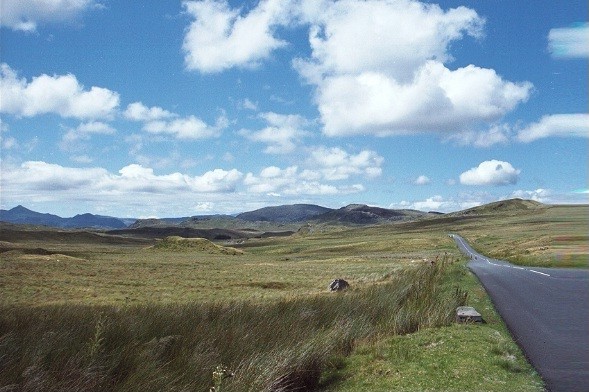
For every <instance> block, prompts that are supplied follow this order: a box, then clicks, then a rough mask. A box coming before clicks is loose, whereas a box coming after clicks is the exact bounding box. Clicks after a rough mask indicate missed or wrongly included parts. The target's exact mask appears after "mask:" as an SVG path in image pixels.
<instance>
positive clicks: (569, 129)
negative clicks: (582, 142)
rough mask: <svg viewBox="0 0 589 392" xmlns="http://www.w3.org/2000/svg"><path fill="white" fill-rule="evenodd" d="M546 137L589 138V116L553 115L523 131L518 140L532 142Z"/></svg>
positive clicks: (519, 133)
mask: <svg viewBox="0 0 589 392" xmlns="http://www.w3.org/2000/svg"><path fill="white" fill-rule="evenodd" d="M546 137H585V138H586V137H589V114H587V113H574V114H553V115H549V116H544V117H542V118H541V119H540V121H538V122H537V123H533V124H531V125H529V126H527V127H526V128H524V129H521V130H520V131H519V132H518V134H517V138H518V140H519V141H522V142H525V143H527V142H532V141H534V140H538V139H542V138H546Z"/></svg>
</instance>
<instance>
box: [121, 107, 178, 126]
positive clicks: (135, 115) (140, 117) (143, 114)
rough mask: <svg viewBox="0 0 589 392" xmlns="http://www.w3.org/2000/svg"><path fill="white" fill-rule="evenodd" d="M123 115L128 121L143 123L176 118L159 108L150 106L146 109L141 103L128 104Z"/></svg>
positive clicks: (174, 115)
mask: <svg viewBox="0 0 589 392" xmlns="http://www.w3.org/2000/svg"><path fill="white" fill-rule="evenodd" d="M123 115H124V116H125V117H126V118H127V119H129V120H133V121H145V122H147V121H155V120H161V119H165V118H170V117H176V116H177V115H176V114H174V113H171V112H169V111H167V110H164V109H162V108H160V107H159V106H152V107H150V108H148V107H147V106H145V105H144V104H143V103H142V102H133V103H131V104H129V105H128V106H127V109H126V110H125V112H124V113H123Z"/></svg>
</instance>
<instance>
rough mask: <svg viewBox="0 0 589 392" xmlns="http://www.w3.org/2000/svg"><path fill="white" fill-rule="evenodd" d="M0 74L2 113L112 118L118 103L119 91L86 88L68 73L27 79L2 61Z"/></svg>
mask: <svg viewBox="0 0 589 392" xmlns="http://www.w3.org/2000/svg"><path fill="white" fill-rule="evenodd" d="M0 77H1V79H0V96H2V106H1V108H0V110H1V112H2V113H8V114H14V115H16V116H24V117H33V116H37V115H41V114H47V113H55V114H58V115H60V116H62V117H75V118H79V119H99V118H102V119H104V118H111V117H112V116H113V115H114V113H115V110H116V108H117V107H118V106H119V94H118V93H116V92H114V91H111V90H108V89H106V88H102V87H95V86H93V87H91V88H90V90H85V89H84V86H82V85H81V84H79V83H78V80H77V79H76V77H75V76H74V75H71V74H68V75H60V76H58V75H54V76H49V75H46V74H42V75H40V76H37V77H34V78H33V79H32V80H31V81H30V82H27V80H26V79H19V78H18V76H17V73H16V72H15V71H14V70H13V69H11V68H10V66H8V64H6V63H2V64H1V65H0Z"/></svg>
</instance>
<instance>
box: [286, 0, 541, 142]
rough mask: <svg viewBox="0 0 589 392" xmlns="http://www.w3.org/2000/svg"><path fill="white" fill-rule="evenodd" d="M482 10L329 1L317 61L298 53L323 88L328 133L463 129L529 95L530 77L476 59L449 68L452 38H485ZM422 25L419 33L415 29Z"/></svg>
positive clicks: (314, 43) (319, 99)
mask: <svg viewBox="0 0 589 392" xmlns="http://www.w3.org/2000/svg"><path fill="white" fill-rule="evenodd" d="M483 25H484V20H483V19H482V18H481V17H480V16H478V15H477V14H476V12H475V11H473V10H471V9H468V8H465V7H458V8H455V9H450V10H447V11H444V10H442V9H441V8H440V7H439V6H437V5H432V4H427V5H426V4H424V3H420V2H417V1H410V0H398V1H371V0H368V1H357V0H343V1H338V2H329V3H328V5H327V6H326V9H325V10H324V11H323V13H322V14H321V16H320V17H318V20H317V21H316V22H314V24H312V26H311V34H310V44H311V48H312V58H311V59H296V60H295V62H294V65H295V67H296V69H297V70H298V71H299V73H300V74H301V75H302V76H304V77H305V78H306V79H307V80H308V81H309V82H310V83H311V84H313V85H315V86H316V97H315V99H316V103H317V105H318V109H319V112H320V114H321V121H322V122H323V124H324V132H325V134H327V135H329V136H343V135H355V134H367V133H369V134H374V135H379V136H384V135H390V134H403V133H412V132H424V131H462V130H464V129H465V128H470V127H472V126H473V125H475V124H478V123H481V122H489V121H494V120H497V119H499V118H500V117H502V116H503V115H505V114H506V113H507V112H509V111H511V110H512V109H513V108H515V106H516V105H517V104H519V103H520V102H523V101H525V100H526V99H527V98H528V96H529V93H530V90H531V88H532V85H531V83H528V82H524V83H513V82H509V81H505V80H503V79H502V78H501V77H500V76H499V75H497V73H496V72H495V71H494V70H492V69H485V68H480V67H477V66H474V65H469V66H466V67H462V68H458V69H456V70H450V69H448V68H447V67H446V66H445V65H444V63H446V62H449V61H451V60H452V56H451V54H450V53H449V47H450V44H451V43H452V42H454V41H456V40H459V39H462V38H464V37H465V36H471V37H475V38H480V37H481V36H482V28H483ZM416 31H419V34H416Z"/></svg>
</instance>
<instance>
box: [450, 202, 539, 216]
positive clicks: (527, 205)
mask: <svg viewBox="0 0 589 392" xmlns="http://www.w3.org/2000/svg"><path fill="white" fill-rule="evenodd" d="M545 207H546V205H545V204H542V203H540V202H537V201H534V200H522V199H508V200H500V201H496V202H493V203H489V204H484V205H482V206H478V207H473V208H468V209H466V210H462V211H458V212H455V213H453V215H461V216H463V215H488V214H497V213H510V212H522V211H533V210H539V209H542V208H545Z"/></svg>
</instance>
